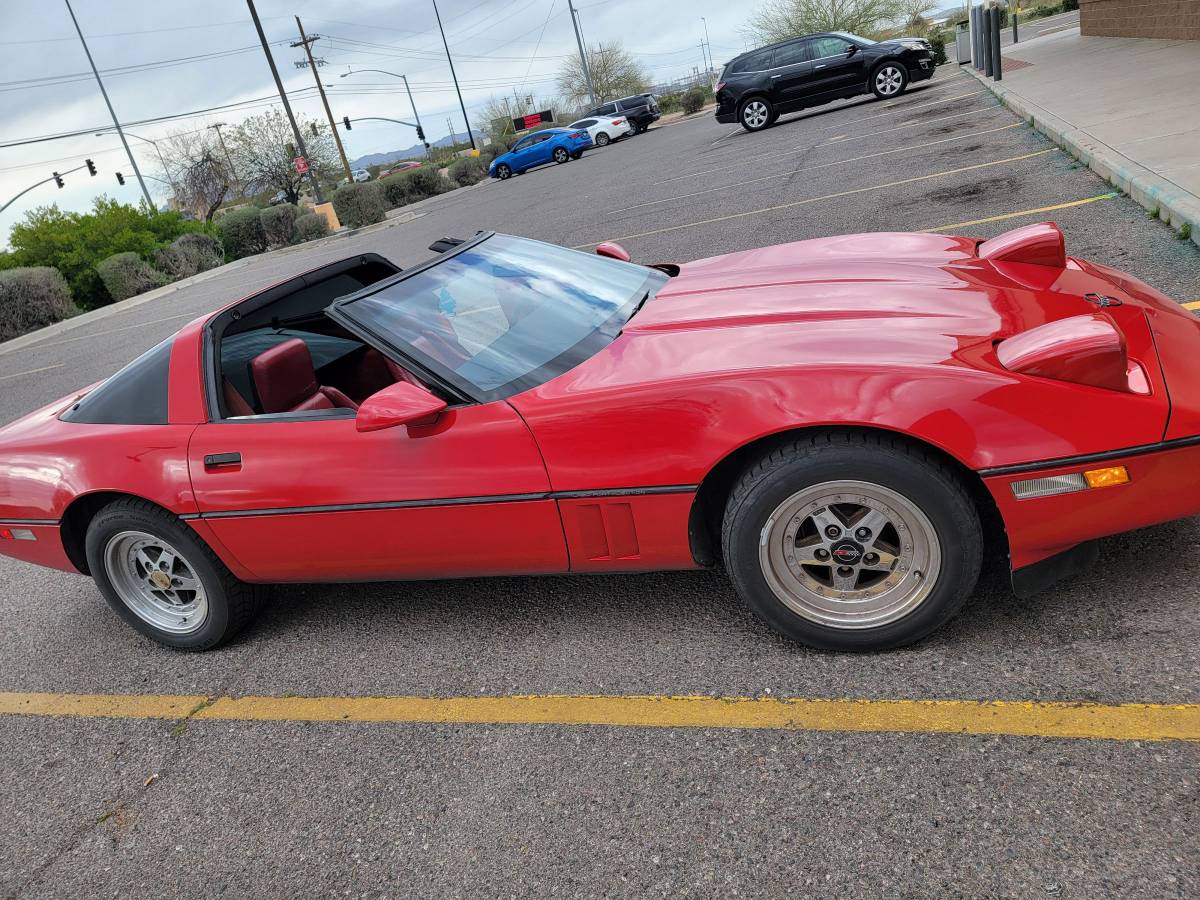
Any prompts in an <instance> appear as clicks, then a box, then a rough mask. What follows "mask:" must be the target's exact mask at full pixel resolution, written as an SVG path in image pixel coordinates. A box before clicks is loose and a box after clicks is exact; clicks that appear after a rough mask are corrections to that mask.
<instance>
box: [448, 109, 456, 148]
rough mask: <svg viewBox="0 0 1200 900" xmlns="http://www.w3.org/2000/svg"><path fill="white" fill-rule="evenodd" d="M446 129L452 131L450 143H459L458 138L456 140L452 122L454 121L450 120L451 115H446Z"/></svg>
mask: <svg viewBox="0 0 1200 900" xmlns="http://www.w3.org/2000/svg"><path fill="white" fill-rule="evenodd" d="M446 131H448V132H449V133H450V144H451V146H453V145H454V144H456V143H458V142H457V141H456V140H454V122H452V121H451V120H450V117H449V116H446Z"/></svg>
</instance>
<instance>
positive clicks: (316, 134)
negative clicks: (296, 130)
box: [310, 122, 321, 137]
mask: <svg viewBox="0 0 1200 900" xmlns="http://www.w3.org/2000/svg"><path fill="white" fill-rule="evenodd" d="M310 124H311V126H312V133H313V137H320V136H321V132H319V131H317V123H316V122H312V123H310Z"/></svg>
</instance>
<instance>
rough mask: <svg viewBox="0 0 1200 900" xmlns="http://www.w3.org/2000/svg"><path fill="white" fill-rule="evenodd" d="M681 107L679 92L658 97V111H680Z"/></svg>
mask: <svg viewBox="0 0 1200 900" xmlns="http://www.w3.org/2000/svg"><path fill="white" fill-rule="evenodd" d="M680 109H681V103H680V95H679V94H663V95H662V96H661V97H659V98H658V111H659V112H661V113H673V112H679V110H680Z"/></svg>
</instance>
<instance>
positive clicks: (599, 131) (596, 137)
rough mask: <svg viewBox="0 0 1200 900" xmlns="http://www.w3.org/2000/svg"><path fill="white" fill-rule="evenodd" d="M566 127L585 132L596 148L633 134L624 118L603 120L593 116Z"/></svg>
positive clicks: (604, 118)
mask: <svg viewBox="0 0 1200 900" xmlns="http://www.w3.org/2000/svg"><path fill="white" fill-rule="evenodd" d="M567 127H568V128H574V129H576V130H583V131H586V132H587V133H588V136H589V137H591V139H592V143H593V144H595V145H596V146H597V147H607V146H608V145H609V144H610V143H612V142H613V141H615V140H619V139H620V138H623V137H624V136H625V135H627V134H633V126H632V125H631V124H629V120H628V119H627V118H625V117H624V116H605V117H603V118H598V117H595V116H593V117H592V118H589V119H580V120H579V121H578V122H572V123H571V124H570V125H568V126H567Z"/></svg>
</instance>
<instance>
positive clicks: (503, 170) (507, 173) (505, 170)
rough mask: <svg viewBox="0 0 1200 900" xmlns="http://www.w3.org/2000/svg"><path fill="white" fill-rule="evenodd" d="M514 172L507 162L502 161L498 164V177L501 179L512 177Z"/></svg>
mask: <svg viewBox="0 0 1200 900" xmlns="http://www.w3.org/2000/svg"><path fill="white" fill-rule="evenodd" d="M512 173H513V170H512V169H511V168H510V167H509V166H508V164H507V163H500V165H498V166H496V177H497V178H499V179H500V180H501V181H503V180H504V179H506V178H510V177H512Z"/></svg>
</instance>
